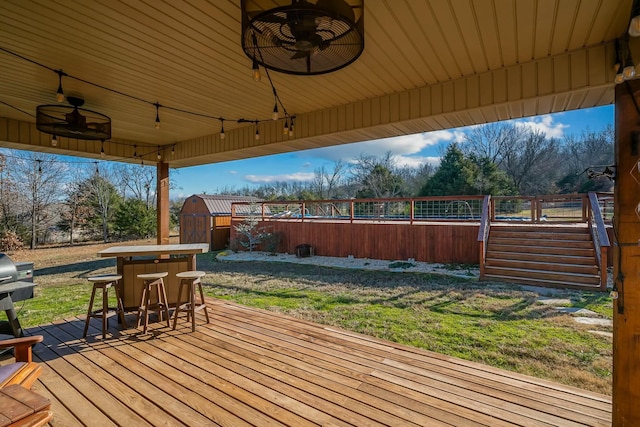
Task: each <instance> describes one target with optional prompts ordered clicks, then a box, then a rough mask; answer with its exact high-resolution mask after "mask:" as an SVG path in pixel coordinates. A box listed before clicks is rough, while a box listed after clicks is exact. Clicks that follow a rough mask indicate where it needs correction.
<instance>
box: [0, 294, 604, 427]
mask: <svg viewBox="0 0 640 427" xmlns="http://www.w3.org/2000/svg"><path fill="white" fill-rule="evenodd" d="M207 304H208V306H209V315H210V318H211V323H210V324H208V325H205V324H204V323H203V320H204V318H203V316H202V315H201V313H199V314H198V322H199V324H198V328H197V330H196V332H193V333H192V332H191V330H190V325H189V324H187V322H184V321H183V322H181V323H180V324H179V326H178V328H177V330H176V331H172V330H171V329H170V328H167V327H166V324H163V323H153V324H152V325H151V333H150V334H148V335H146V336H143V335H141V334H140V332H139V331H138V330H137V329H135V328H131V329H127V330H123V331H120V330H119V329H118V328H117V324H116V322H115V318H110V322H109V326H110V332H111V333H112V334H111V335H107V339H105V340H103V339H102V337H101V334H100V332H99V331H98V330H97V329H96V328H97V327H99V322H97V321H95V322H92V326H91V328H90V330H89V336H88V337H87V339H86V340H85V339H82V338H80V337H81V336H82V328H83V326H84V319H83V318H82V317H78V318H72V319H67V320H66V321H61V322H56V323H54V324H50V325H43V326H40V327H37V328H32V329H30V330H29V331H28V332H29V333H30V334H42V335H44V337H45V340H44V343H43V344H40V345H38V346H36V347H35V348H34V358H35V360H37V361H39V362H41V363H43V364H44V365H45V366H44V372H43V375H42V376H41V378H40V380H39V381H38V382H37V383H36V384H35V385H34V389H35V390H36V391H38V392H41V393H42V394H43V395H45V396H47V397H49V398H50V399H51V400H52V408H53V411H54V413H55V415H54V420H53V421H52V423H51V425H52V426H78V425H91V426H103V425H104V426H114V425H124V426H149V425H151V426H184V425H188V426H200V425H202V426H205V425H221V426H234V427H236V426H266V425H269V426H292V427H293V426H294V427H298V426H302V427H304V426H316V425H323V426H372V427H374V426H394V427H395V426H400V425H402V426H456V427H460V426H465V427H466V426H490V427H499V426H503V427H508V426H535V427H538V426H556V427H561V426H562V427H584V426H591V427H610V426H611V400H610V398H609V397H608V396H603V395H600V394H596V393H592V392H589V391H585V390H580V389H576V388H572V387H568V386H564V385H560V384H555V383H552V382H550V381H545V380H539V379H536V378H532V377H528V376H525V375H521V374H516V373H512V372H508V371H504V370H500V369H497V368H493V367H490V366H486V365H482V364H478V363H474V362H469V361H465V360H461V359H456V358H452V357H448V356H444V355H441V354H436V353H432V352H429V351H426V350H422V349H417V348H414V347H409V346H404V345H401V344H396V343H392V342H388V341H384V340H380V339H377V338H372V337H368V336H364V335H360V334H357V333H353V332H349V331H344V330H340V329H338V328H334V327H327V326H323V325H318V324H315V323H312V322H307V321H302V320H298V319H293V318H291V317H288V316H284V315H282V314H279V313H274V312H269V311H265V310H259V309H255V308H249V307H244V306H241V305H237V304H234V303H229V302H225V301H221V300H216V299H213V298H208V299H207ZM131 320H133V317H131ZM130 323H132V322H130ZM163 325H164V326H163ZM0 363H5V362H0Z"/></svg>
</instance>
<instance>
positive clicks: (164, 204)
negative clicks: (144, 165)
mask: <svg viewBox="0 0 640 427" xmlns="http://www.w3.org/2000/svg"><path fill="white" fill-rule="evenodd" d="M157 176H158V182H157V184H156V189H157V195H156V201H157V211H158V225H157V227H158V239H157V240H158V244H159V245H168V244H169V164H168V163H164V162H159V163H158V166H157Z"/></svg>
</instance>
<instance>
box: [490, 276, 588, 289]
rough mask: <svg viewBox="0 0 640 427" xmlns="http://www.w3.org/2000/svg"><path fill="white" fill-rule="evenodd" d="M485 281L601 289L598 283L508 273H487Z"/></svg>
mask: <svg viewBox="0 0 640 427" xmlns="http://www.w3.org/2000/svg"><path fill="white" fill-rule="evenodd" d="M483 280H484V281H492V280H493V281H496V282H512V283H519V284H522V285H532V286H543V287H553V288H558V287H562V288H570V289H580V290H600V285H599V284H597V285H595V284H584V283H573V282H561V281H557V280H543V279H531V278H524V277H516V276H507V275H496V274H485V275H484V278H483Z"/></svg>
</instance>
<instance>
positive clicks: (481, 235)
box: [478, 195, 491, 280]
mask: <svg viewBox="0 0 640 427" xmlns="http://www.w3.org/2000/svg"><path fill="white" fill-rule="evenodd" d="M490 207H491V196H490V195H486V196H484V199H483V200H482V215H481V216H480V229H479V230H478V243H480V280H482V279H483V278H484V263H485V260H486V257H487V240H488V238H489V228H490V227H491V209H490Z"/></svg>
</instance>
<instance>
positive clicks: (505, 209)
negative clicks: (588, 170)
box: [231, 193, 613, 271]
mask: <svg viewBox="0 0 640 427" xmlns="http://www.w3.org/2000/svg"><path fill="white" fill-rule="evenodd" d="M612 207H613V203H612V196H611V195H610V194H596V193H590V194H572V195H553V196H537V197H523V196H500V197H490V196H446V197H421V198H393V199H350V200H305V201H268V202H256V203H234V204H233V205H232V213H231V218H232V227H231V239H234V238H237V237H238V236H237V231H236V230H235V228H234V226H236V225H238V224H239V223H240V222H243V221H247V219H248V218H251V220H252V221H254V222H255V225H256V228H259V229H263V230H265V231H267V232H270V233H273V234H275V235H278V236H279V237H280V239H281V240H280V243H279V246H278V248H277V251H278V252H286V253H295V247H296V246H297V245H299V244H310V245H312V246H313V247H314V249H315V253H316V254H317V255H325V256H337V257H347V256H349V255H352V256H354V257H357V258H374V259H386V260H404V259H410V258H413V259H415V260H417V261H425V262H438V263H462V264H476V263H478V262H480V267H481V268H482V267H483V260H484V255H485V251H486V241H487V238H488V236H489V230H490V227H491V223H495V222H504V223H512V224H519V223H532V224H535V223H585V224H587V225H588V226H589V227H591V228H593V230H594V231H593V232H592V236H593V238H594V241H595V239H597V242H595V245H596V246H597V253H598V262H599V263H603V262H604V263H606V262H607V259H608V256H607V250H606V248H607V247H608V245H609V241H608V240H607V239H605V237H606V236H607V227H606V224H607V223H609V222H610V220H611V217H612V214H613V212H612ZM604 270H605V271H606V268H605V269H604Z"/></svg>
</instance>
